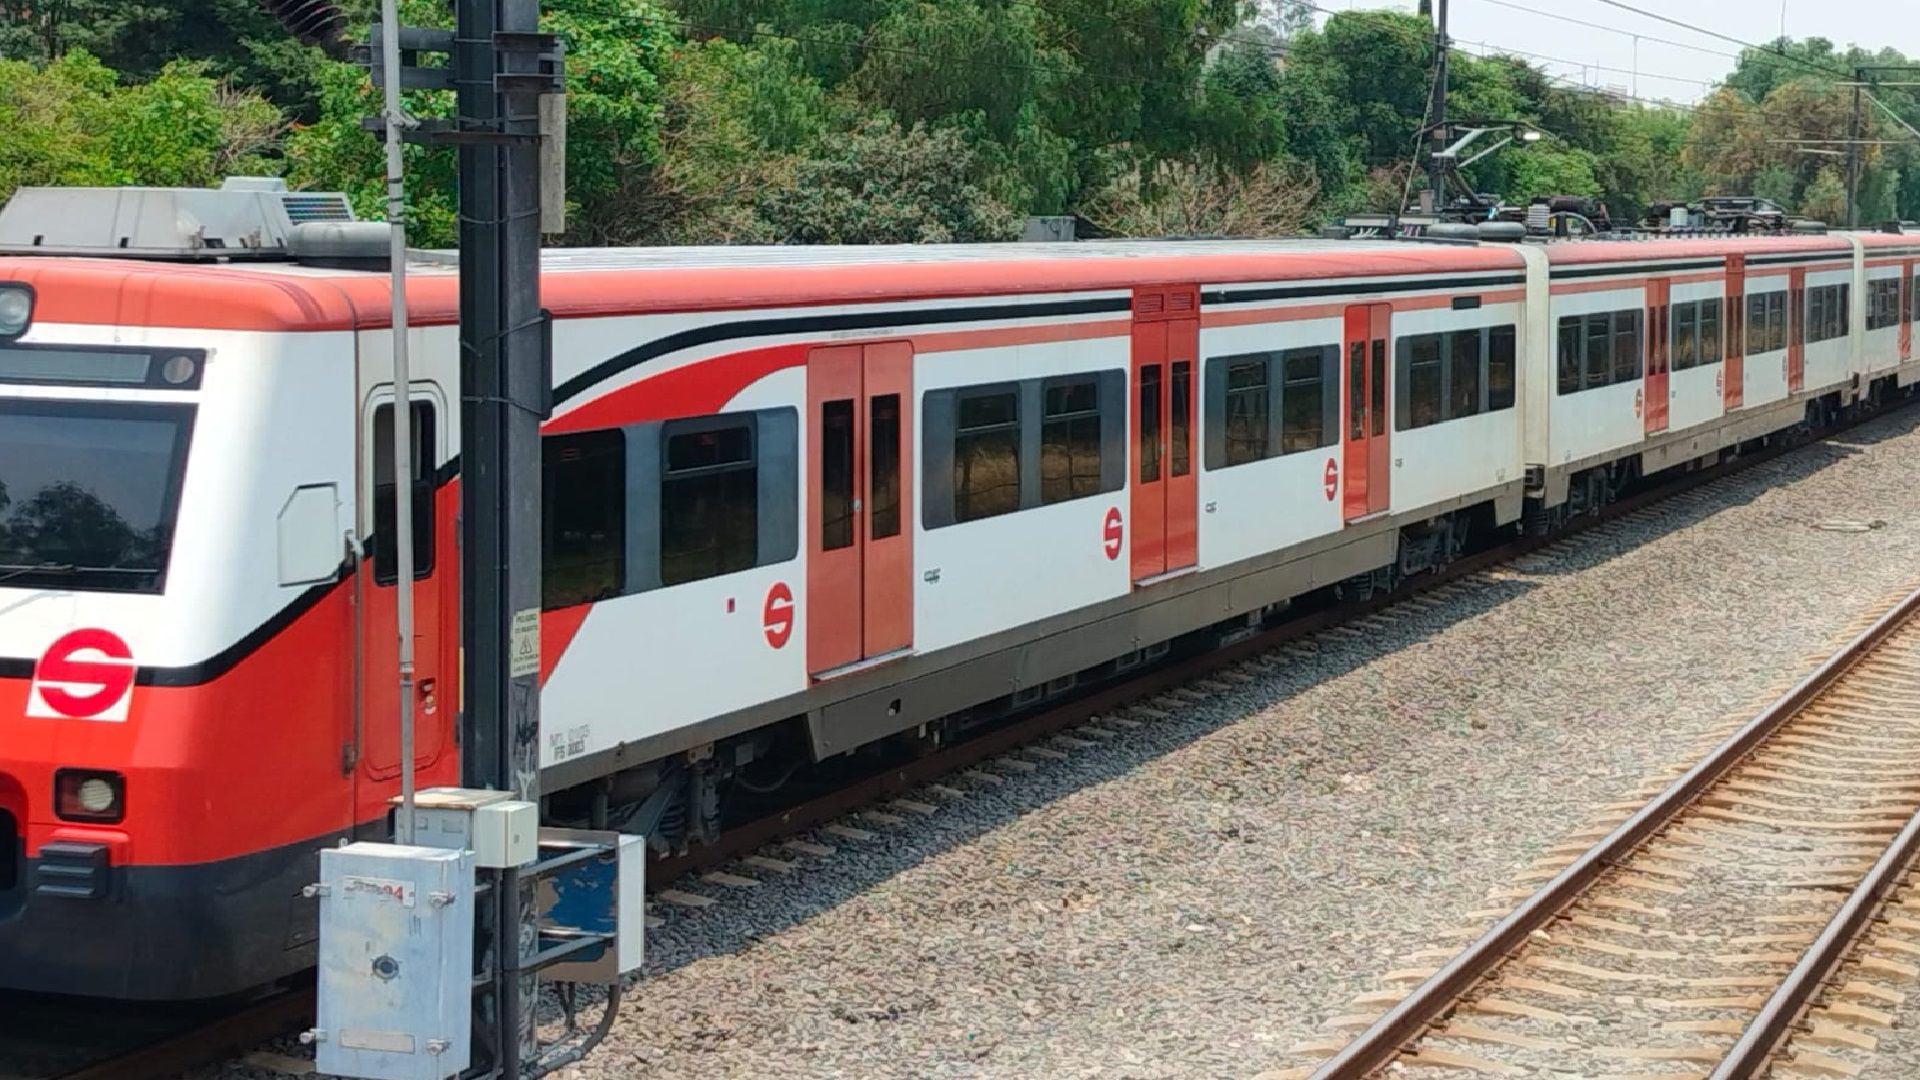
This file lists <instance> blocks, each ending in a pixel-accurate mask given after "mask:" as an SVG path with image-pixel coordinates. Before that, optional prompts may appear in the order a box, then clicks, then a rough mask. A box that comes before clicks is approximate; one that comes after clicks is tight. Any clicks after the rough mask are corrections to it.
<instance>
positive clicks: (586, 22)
mask: <svg viewBox="0 0 1920 1080" xmlns="http://www.w3.org/2000/svg"><path fill="white" fill-rule="evenodd" d="M403 8H404V10H403V14H402V17H403V19H404V20H405V21H407V22H410V23H415V24H424V25H431V24H432V23H433V22H435V21H437V20H438V19H440V18H442V17H443V13H442V12H441V10H440V5H439V4H437V3H434V2H431V0H407V2H406V3H405V4H403ZM544 8H545V14H544V17H543V22H542V25H543V26H544V27H546V28H547V29H548V30H550V31H552V32H554V33H557V34H559V35H561V37H562V38H563V39H565V41H566V43H567V73H568V77H567V199H568V204H569V219H568V225H569V228H568V239H569V240H571V241H573V242H578V243H598V244H606V243H631V242H633V241H634V240H635V239H637V238H638V237H639V236H641V235H643V234H644V232H645V231H646V229H647V228H648V227H649V224H650V223H649V222H648V221H646V220H644V219H641V218H640V217H639V216H638V215H636V214H635V213H634V212H633V210H634V208H635V207H636V206H637V205H638V204H639V201H640V200H639V198H638V196H639V194H640V193H641V192H642V191H643V190H644V187H645V185H646V184H647V183H648V182H649V176H650V170H651V169H652V167H653V166H654V165H655V164H657V162H658V160H659V154H660V142H659V136H660V127H661V122H662V108H661V87H660V82H659V77H658V74H657V73H658V69H659V68H660V67H661V66H662V65H663V64H664V57H665V55H666V53H667V50H668V49H669V48H670V43H671V37H670V35H669V33H668V30H667V29H666V26H667V24H668V22H669V20H667V19H666V18H665V17H664V15H663V14H662V13H661V11H660V9H658V8H655V7H653V6H652V5H651V4H650V3H647V2H646V0H546V3H545V4H544ZM318 82H319V86H320V107H319V113H320V116H319V119H317V120H316V121H315V122H314V123H312V124H310V125H306V126H304V127H301V128H299V129H297V130H295V131H294V132H293V133H292V134H291V135H290V136H289V138H288V140H287V159H288V166H289V168H288V174H289V176H290V177H291V178H292V179H293V180H294V181H295V182H296V183H297V184H299V185H300V186H302V187H313V188H323V189H334V190H339V191H344V192H346V193H348V195H349V196H350V197H351V199H352V200H353V203H354V206H355V208H356V209H357V210H358V211H359V212H360V213H361V214H362V215H364V216H367V217H381V216H384V211H385V190H386V189H385V181H384V177H385V164H384V156H383V155H384V152H383V150H382V149H381V147H380V144H379V142H378V141H377V140H376V139H375V138H374V137H373V136H372V135H369V134H368V133H366V132H365V131H364V130H362V129H361V127H360V121H361V118H362V117H366V116H373V115H377V114H378V113H379V112H380V108H381V105H380V99H379V95H378V93H376V92H375V91H374V89H373V86H372V83H371V82H370V80H368V78H367V75H366V72H365V71H363V70H361V69H360V68H358V67H355V66H353V65H350V64H346V63H340V62H334V61H327V62H325V63H324V64H323V65H322V66H321V67H320V69H319V76H318ZM407 107H408V108H409V110H411V111H412V112H413V113H414V114H415V115H419V116H440V117H444V116H448V115H450V114H451V109H452V101H451V95H450V94H447V93H444V92H433V93H415V94H409V95H408V106H407ZM454 161H455V155H454V153H453V151H452V150H451V149H450V148H446V147H419V146H409V147H408V149H407V168H408V171H409V179H408V182H407V195H408V214H409V216H410V218H411V223H412V232H411V234H410V235H409V237H408V239H409V240H410V241H413V242H417V243H420V244H426V245H440V246H444V245H449V244H452V243H453V242H454V241H455V238H456V236H457V232H458V230H457V227H456V221H455V217H454V199H455V197H456V196H455V166H454Z"/></svg>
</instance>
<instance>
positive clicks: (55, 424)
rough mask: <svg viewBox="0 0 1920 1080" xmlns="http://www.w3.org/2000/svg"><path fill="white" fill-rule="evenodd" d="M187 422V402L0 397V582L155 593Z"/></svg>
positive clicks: (176, 497) (169, 538)
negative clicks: (68, 401) (34, 568)
mask: <svg viewBox="0 0 1920 1080" xmlns="http://www.w3.org/2000/svg"><path fill="white" fill-rule="evenodd" d="M192 428H193V407H192V406H190V405H116V404H108V403H105V402H98V403H95V402H86V403H81V402H72V403H64V402H44V401H41V402H36V401H26V400H22V399H18V398H11V399H4V398H0V577H4V578H5V579H6V580H5V581H4V582H0V589H6V588H41V587H53V588H61V589H81V590H100V591H115V592H159V591H160V590H161V587H162V586H163V584H164V582H165V577H166V570H167V559H168V555H169V553H170V550H171V548H172V545H173V525H174V517H175V514H176V512H177V510H178V508H179V501H180V482H181V478H182V475H183V474H184V472H185V469H186V458H187V442H188V439H189V437H190V434H191V431H192ZM344 542H345V538H344V537H343V538H342V544H343V550H344ZM48 564H51V565H52V566H53V567H58V568H60V569H47V570H44V571H38V572H35V571H30V570H26V569H24V568H26V567H39V566H43V565H48ZM67 567H73V568H75V569H71V570H69V569H65V568H67Z"/></svg>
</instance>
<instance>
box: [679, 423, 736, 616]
mask: <svg viewBox="0 0 1920 1080" xmlns="http://www.w3.org/2000/svg"><path fill="white" fill-rule="evenodd" d="M684 426H685V427H692V428H695V430H680V431H676V430H675V425H668V426H667V428H666V429H665V432H664V433H665V436H666V448H665V453H664V455H663V457H664V462H663V464H664V465H665V469H664V471H663V473H662V475H661V478H660V583H661V584H662V585H678V584H680V583H682V582H688V581H699V580H701V579H703V578H710V577H717V576H719V575H721V574H730V573H733V572H734V571H736V570H746V569H749V568H751V567H752V566H753V565H754V564H755V559H756V555H757V552H758V545H759V474H758V470H757V468H756V466H755V461H754V446H753V425H752V422H751V421H750V420H738V421H731V422H728V423H726V424H724V425H722V426H714V425H713V424H712V422H711V421H702V422H694V423H689V424H687V425H684Z"/></svg>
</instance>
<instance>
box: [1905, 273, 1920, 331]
mask: <svg viewBox="0 0 1920 1080" xmlns="http://www.w3.org/2000/svg"><path fill="white" fill-rule="evenodd" d="M1906 304H1907V317H1908V318H1909V319H1910V320H1911V321H1913V322H1920V274H1915V275H1914V276H1913V283H1912V287H1910V288H1909V289H1907V299H1906Z"/></svg>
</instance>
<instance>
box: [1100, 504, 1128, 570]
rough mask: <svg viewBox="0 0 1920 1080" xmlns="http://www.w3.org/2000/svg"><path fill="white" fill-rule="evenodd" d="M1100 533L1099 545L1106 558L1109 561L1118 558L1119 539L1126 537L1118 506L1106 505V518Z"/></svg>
mask: <svg viewBox="0 0 1920 1080" xmlns="http://www.w3.org/2000/svg"><path fill="white" fill-rule="evenodd" d="M1100 535H1101V540H1100V547H1101V549H1102V550H1104V551H1105V552H1106V553H1107V560H1108V561H1109V562H1111V561H1112V560H1114V559H1117V558H1119V557H1120V541H1121V540H1123V539H1125V538H1126V526H1125V525H1124V524H1122V523H1121V520H1120V508H1119V507H1117V506H1109V507H1107V520H1106V524H1105V526H1103V527H1102V528H1101V530H1100Z"/></svg>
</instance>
